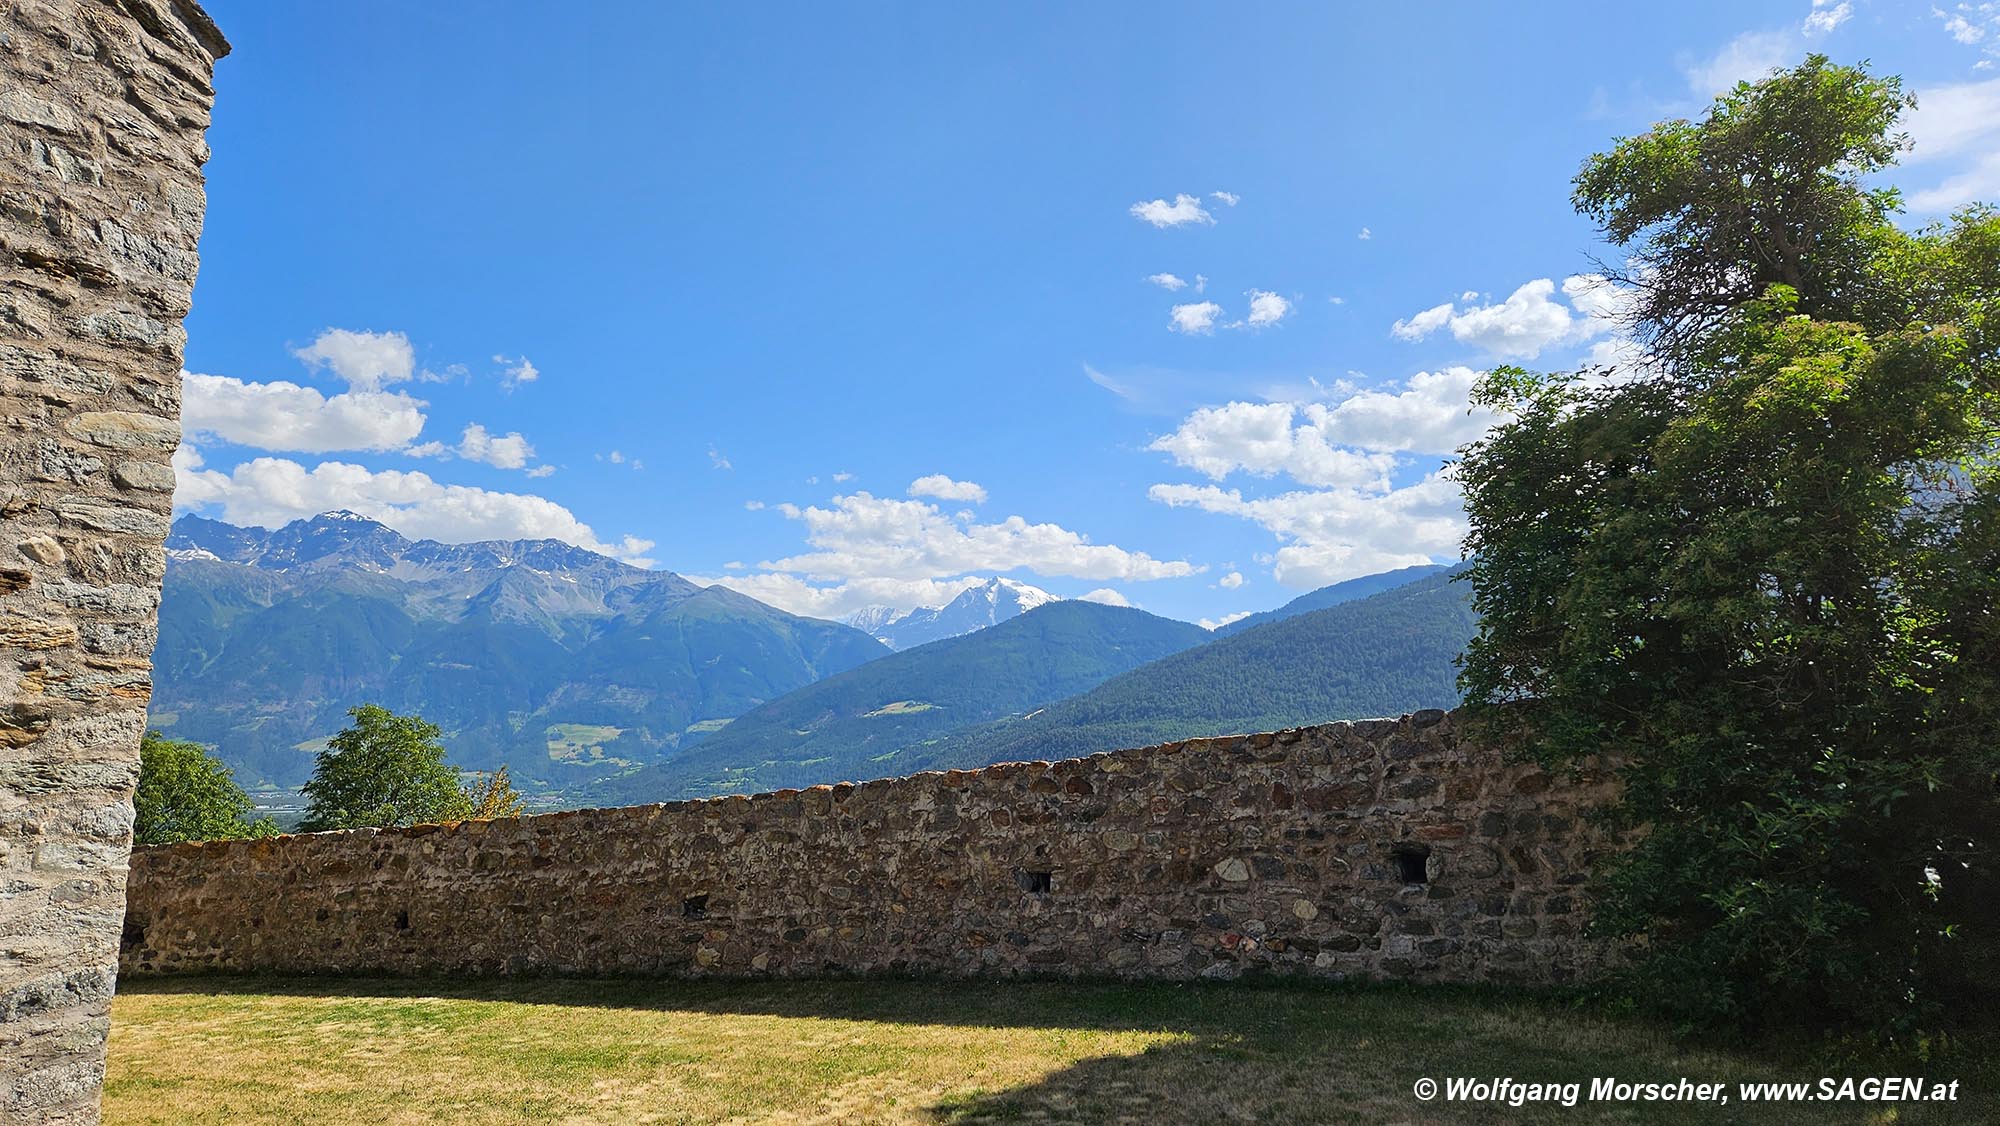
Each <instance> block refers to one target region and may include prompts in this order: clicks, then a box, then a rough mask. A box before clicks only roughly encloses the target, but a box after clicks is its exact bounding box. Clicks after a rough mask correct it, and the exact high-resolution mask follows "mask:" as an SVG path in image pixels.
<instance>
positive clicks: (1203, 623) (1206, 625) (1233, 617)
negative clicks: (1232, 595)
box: [1195, 610, 1251, 632]
mask: <svg viewBox="0 0 2000 1126" xmlns="http://www.w3.org/2000/svg"><path fill="white" fill-rule="evenodd" d="M1250 614H1251V611H1249V610H1238V611H1237V612H1235V613H1234V614H1224V615H1223V616H1221V617H1220V618H1203V619H1202V620H1200V621H1198V622H1196V623H1195V625H1198V626H1200V627H1201V628H1203V629H1205V630H1209V631H1211V632H1212V631H1214V630H1219V629H1221V628H1222V627H1223V626H1226V625H1228V624H1229V623H1231V622H1240V621H1242V620H1243V619H1245V618H1247V617H1249V616H1250Z"/></svg>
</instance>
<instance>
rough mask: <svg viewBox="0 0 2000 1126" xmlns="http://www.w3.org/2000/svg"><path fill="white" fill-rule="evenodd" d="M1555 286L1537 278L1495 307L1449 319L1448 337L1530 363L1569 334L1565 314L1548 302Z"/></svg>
mask: <svg viewBox="0 0 2000 1126" xmlns="http://www.w3.org/2000/svg"><path fill="white" fill-rule="evenodd" d="M1555 288H1556V287H1555V283H1554V282H1552V281H1550V280H1549V279H1547V278H1538V279H1536V280H1534V281H1531V282H1528V283H1527V284H1526V285H1523V286H1521V287H1520V288H1519V289H1516V290H1515V291H1514V292H1513V293H1512V294H1509V295H1508V297H1507V300H1505V301H1503V302H1501V303H1500V304H1498V305H1482V306H1477V307H1474V308H1471V309H1467V310H1466V311H1465V312H1463V313H1460V314H1457V315H1455V316H1453V317H1452V318H1451V334H1452V335H1453V336H1455V337H1457V338H1458V339H1460V340H1462V341H1465V342H1466V343H1468V344H1472V345H1474V346H1475V347H1478V348H1481V349H1483V350H1485V351H1487V352H1491V353H1493V354H1494V355H1498V356H1512V357H1517V358H1520V359H1533V358H1534V357H1536V356H1538V355H1540V354H1541V352H1542V349H1544V348H1547V347H1548V346H1549V345H1551V344H1554V343H1555V342H1557V341H1559V340H1562V339H1563V338H1564V337H1566V336H1568V335H1569V334H1570V315H1569V310H1568V309H1566V308H1564V307H1563V306H1561V305H1559V304H1557V303H1556V302H1554V301H1551V300H1550V299H1549V297H1550V295H1551V294H1553V293H1554V292H1555Z"/></svg>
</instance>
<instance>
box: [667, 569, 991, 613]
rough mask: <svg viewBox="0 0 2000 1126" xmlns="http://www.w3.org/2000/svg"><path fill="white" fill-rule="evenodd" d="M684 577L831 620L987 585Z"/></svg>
mask: <svg viewBox="0 0 2000 1126" xmlns="http://www.w3.org/2000/svg"><path fill="white" fill-rule="evenodd" d="M723 566H724V568H725V569H726V570H741V569H742V567H743V564H742V563H741V562H740V561H737V562H732V563H726V564H724V565H723ZM684 577H685V578H687V579H688V580H689V581H690V582H696V583H700V584H701V585H703V586H722V587H727V588H728V589H730V590H733V591H736V592H738V593H739V594H747V595H749V596H750V597H752V598H754V599H756V600H757V601H759V602H762V603H765V604H766V605H770V606H776V607H777V608H778V609H780V610H783V611H785V612H787V613H791V614H800V615H803V616H805V617H808V618H827V619H835V620H837V619H840V618H844V617H846V616H848V615H849V614H852V613H854V612H855V611H856V610H862V609H866V608H867V607H870V606H890V607H893V608H895V609H897V610H910V609H914V608H916V607H918V606H942V605H944V604H945V603H947V602H950V601H951V600H952V599H954V598H956V597H958V596H959V595H961V594H963V593H965V592H966V591H967V590H970V589H971V588H973V587H975V586H978V585H980V584H981V583H983V582H985V581H986V579H985V577H984V576H980V575H969V576H966V577H964V578H955V579H946V580H935V581H934V580H931V579H883V578H872V577H868V576H856V577H855V578H853V579H850V580H848V581H846V582H843V583H838V584H835V585H823V584H822V585H816V584H814V583H811V582H808V581H806V580H805V579H802V578H800V577H799V576H797V575H787V574H781V573H778V572H769V571H767V572H763V573H760V574H726V575H720V576H712V577H711V576H703V575H687V576H684Z"/></svg>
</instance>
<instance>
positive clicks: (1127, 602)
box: [1076, 586, 1132, 608]
mask: <svg viewBox="0 0 2000 1126" xmlns="http://www.w3.org/2000/svg"><path fill="white" fill-rule="evenodd" d="M1076 599H1077V601H1078V602H1095V603H1097V604H1099V605H1101V606H1124V607H1127V608H1130V607H1131V605H1132V600H1131V599H1129V598H1127V597H1125V596H1124V595H1122V594H1120V593H1118V592H1117V591H1115V590H1112V589H1111V588H1110V587H1108V586H1101V587H1098V588H1097V589H1096V590H1093V591H1091V592H1089V593H1088V594H1079V595H1077V596H1076Z"/></svg>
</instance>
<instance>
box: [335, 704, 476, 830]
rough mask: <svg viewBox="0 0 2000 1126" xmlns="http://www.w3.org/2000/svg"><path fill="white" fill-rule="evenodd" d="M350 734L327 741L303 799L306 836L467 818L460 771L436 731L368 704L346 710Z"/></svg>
mask: <svg viewBox="0 0 2000 1126" xmlns="http://www.w3.org/2000/svg"><path fill="white" fill-rule="evenodd" d="M347 714H348V716H349V717H350V719H351V720H352V722H350V723H349V724H348V725H347V727H346V729H345V730H343V731H341V732H340V733H339V734H338V735H335V736H334V737H333V738H331V739H329V740H327V747H326V750H324V751H321V752H320V753H319V759H318V762H317V763H316V764H315V765H314V767H313V776H312V780H311V781H310V782H307V783H306V784H305V785H304V786H303V787H301V788H300V791H301V792H302V793H303V794H304V795H305V796H306V799H307V803H308V804H307V806H306V815H305V818H304V820H302V821H300V822H299V829H300V831H302V832H308V833H314V832H319V831H321V830H325V829H358V828H362V827H365V826H371V825H379V826H391V825H415V824H419V823H422V822H429V821H452V820H458V819H460V818H464V817H467V816H470V815H471V813H472V803H471V801H469V800H468V799H467V797H466V793H465V791H464V790H462V789H460V788H459V784H458V772H457V771H456V770H454V769H453V768H452V767H451V765H450V764H449V763H446V762H445V761H444V746H443V745H442V744H441V743H439V742H438V735H439V731H438V727H437V725H436V724H434V723H426V722H425V721H424V720H423V719H422V718H421V717H419V716H404V715H397V714H395V713H394V712H391V711H390V710H389V709H387V708H383V707H378V706H376V705H374V704H364V705H362V706H361V707H358V708H350V709H348V712H347Z"/></svg>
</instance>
